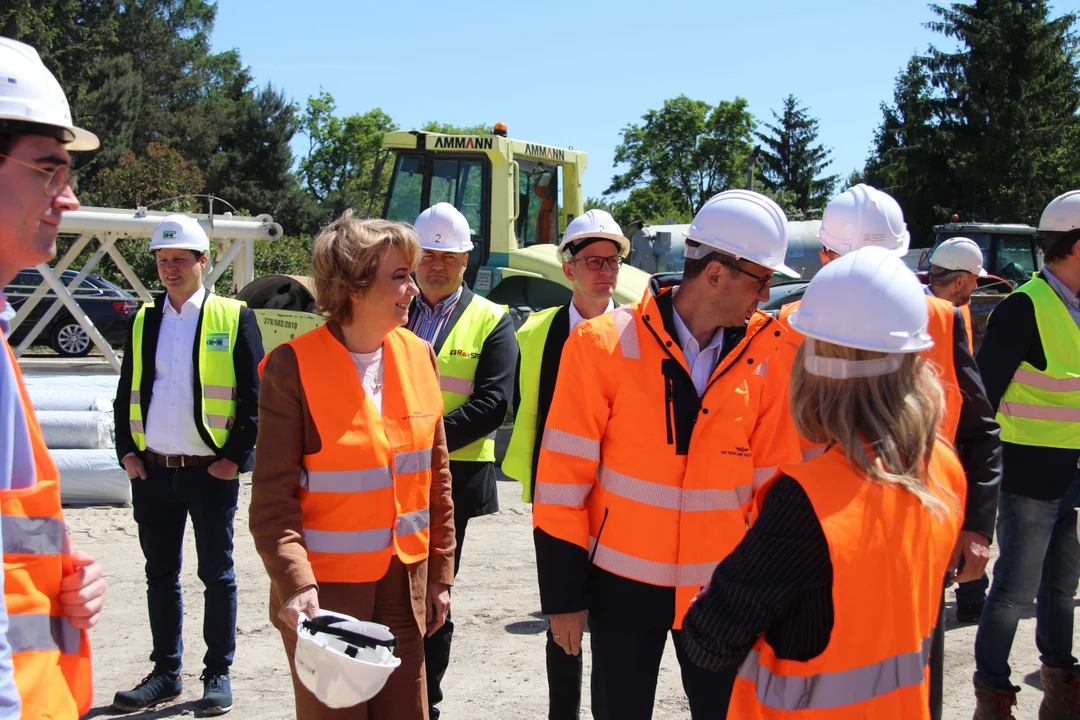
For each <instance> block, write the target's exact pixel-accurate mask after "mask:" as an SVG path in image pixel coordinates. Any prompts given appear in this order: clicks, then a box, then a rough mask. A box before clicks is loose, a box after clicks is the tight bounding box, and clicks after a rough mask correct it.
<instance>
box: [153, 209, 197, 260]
mask: <svg viewBox="0 0 1080 720" xmlns="http://www.w3.org/2000/svg"><path fill="white" fill-rule="evenodd" d="M150 250H151V251H153V250H194V251H196V252H201V253H205V252H209V250H210V238H208V237H206V231H205V230H203V229H202V226H201V225H199V221H198V220H196V219H195V218H192V217H188V216H187V215H166V216H165V219H164V220H162V221H161V222H160V223H159V224H158V226H157V227H156V228H154V232H153V234H152V235H151V236H150Z"/></svg>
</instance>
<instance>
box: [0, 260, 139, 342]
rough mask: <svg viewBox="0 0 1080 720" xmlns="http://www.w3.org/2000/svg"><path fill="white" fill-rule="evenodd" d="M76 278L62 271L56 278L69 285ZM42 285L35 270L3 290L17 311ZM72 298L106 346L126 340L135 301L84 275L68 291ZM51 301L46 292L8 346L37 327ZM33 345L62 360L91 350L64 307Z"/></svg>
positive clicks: (52, 297)
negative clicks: (41, 345)
mask: <svg viewBox="0 0 1080 720" xmlns="http://www.w3.org/2000/svg"><path fill="white" fill-rule="evenodd" d="M76 275H77V273H76V272H75V271H74V270H65V271H64V273H63V274H62V275H61V277H60V282H62V283H63V284H64V285H70V284H71V282H72V281H73V280H74V279H75V276H76ZM42 282H44V279H43V278H42V277H41V273H39V272H38V271H37V269H36V268H30V269H29V270H23V271H21V272H20V273H19V274H18V275H17V276H16V277H15V280H14V281H12V283H11V284H10V285H8V286H7V287H6V288H4V294H5V295H7V298H8V302H9V303H10V304H11V307H12V308H14V309H15V310H18V309H19V308H20V307H22V304H23V303H24V302H25V301H26V298H27V297H29V296H30V294H31V293H33V292H34V290H35V289H37V287H38V286H39V285H41V283H42ZM72 295H73V296H74V297H75V301H76V302H78V303H79V307H81V308H82V310H83V312H85V313H86V315H87V316H88V317H89V318H90V320H91V321H92V322H93V323H94V326H95V327H97V329H98V331H99V332H100V333H101V334H102V336H104V338H105V340H106V341H107V342H108V343H109V344H110V345H116V346H120V345H123V344H124V342H125V341H126V340H127V336H128V326H129V325H130V323H131V316H132V314H134V313H135V311H136V310H138V309H139V301H138V299H136V298H135V297H134V296H133V295H132V294H131V293H129V292H127V291H125V290H121V289H120V288H118V287H117V286H116V285H113V284H112V283H111V282H109V281H108V280H106V279H105V278H103V277H101V276H100V275H94V274H90V275H87V276H86V279H84V280H83V281H82V283H81V284H80V285H79V287H77V288H75V289H74V291H72ZM55 300H56V293H54V292H53V291H52V290H51V289H50V290H49V292H48V293H47V294H46V295H45V297H44V298H42V299H41V301H40V302H38V304H37V305H36V306H34V309H33V310H31V311H30V315H29V316H28V317H27V318H26V319H25V320H23V321H22V322H21V323H20V324H19V327H17V328H15V329H14V330H13V331H12V332H11V335H10V336H9V338H8V339H9V341H10V342H11V344H12V345H18V344H19V343H21V342H22V341H23V338H25V337H26V336H27V334H29V332H30V331H31V330H32V329H33V328H34V326H35V325H37V322H38V320H40V319H41V317H42V316H43V315H44V314H45V313H46V312H48V310H49V308H50V307H51V306H52V304H53V301H55ZM35 342H40V343H48V344H49V346H50V347H51V348H52V349H53V350H55V351H56V352H57V353H58V354H59V355H62V356H64V357H82V356H84V355H87V354H89V353H90V351H91V350H93V349H94V343H93V341H92V340H91V339H90V336H89V335H87V334H86V331H85V330H83V329H82V326H80V325H79V323H78V322H76V321H75V318H74V317H73V316H72V315H71V313H70V312H68V310H67V308H65V307H61V308H60V311H59V312H58V313H56V316H55V317H54V318H53V319H52V321H51V322H50V323H49V325H48V327H46V328H45V329H44V330H42V332H41V334H39V335H38V336H37V338H36V339H35Z"/></svg>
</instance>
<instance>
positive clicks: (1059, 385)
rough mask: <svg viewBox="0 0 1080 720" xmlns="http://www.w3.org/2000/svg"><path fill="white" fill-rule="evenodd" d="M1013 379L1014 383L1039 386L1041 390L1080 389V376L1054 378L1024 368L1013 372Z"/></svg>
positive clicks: (1068, 390)
mask: <svg viewBox="0 0 1080 720" xmlns="http://www.w3.org/2000/svg"><path fill="white" fill-rule="evenodd" d="M1012 381H1013V382H1014V383H1020V384H1021V385H1030V386H1031V387H1034V388H1039V389H1040V390H1049V391H1050V392H1077V391H1080V377H1071V378H1052V377H1050V376H1049V375H1044V374H1042V373H1041V372H1035V371H1034V370H1024V369H1022V368H1021V369H1018V370H1017V371H1016V372H1015V373H1014V374H1013V378H1012Z"/></svg>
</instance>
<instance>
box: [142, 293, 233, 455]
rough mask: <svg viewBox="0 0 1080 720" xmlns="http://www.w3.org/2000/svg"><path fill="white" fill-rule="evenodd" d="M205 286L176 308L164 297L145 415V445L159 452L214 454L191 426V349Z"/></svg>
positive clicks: (192, 376)
mask: <svg viewBox="0 0 1080 720" xmlns="http://www.w3.org/2000/svg"><path fill="white" fill-rule="evenodd" d="M205 299H206V289H205V288H203V287H201V286H200V287H199V289H198V290H197V291H195V294H194V295H192V296H191V297H190V298H188V299H187V301H186V302H185V303H184V304H183V306H182V307H181V308H180V312H176V309H175V308H174V307H173V306H172V303H171V302H169V300H168V298H166V299H165V308H164V310H163V311H162V313H161V331H160V332H159V333H158V341H157V352H156V354H155V357H154V395H153V397H152V398H151V399H150V412H149V413H147V417H146V446H147V447H148V448H150V449H151V450H153V451H154V452H156V453H160V454H161V455H215V454H216V453H215V451H214V450H213V449H212V448H210V447H209V446H208V445H207V444H206V442H205V441H203V439H202V436H201V435H199V429H198V427H197V426H196V425H195V398H194V395H193V393H194V374H195V366H194V364H193V363H192V352H193V351H194V346H195V331H196V329H197V328H198V326H199V312H200V311H201V310H202V305H203V300H205Z"/></svg>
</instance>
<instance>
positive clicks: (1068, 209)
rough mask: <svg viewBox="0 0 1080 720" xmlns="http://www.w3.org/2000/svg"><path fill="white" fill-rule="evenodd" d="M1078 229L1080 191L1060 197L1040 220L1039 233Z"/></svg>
mask: <svg viewBox="0 0 1080 720" xmlns="http://www.w3.org/2000/svg"><path fill="white" fill-rule="evenodd" d="M1077 228H1080V190H1070V191H1069V192H1067V193H1062V194H1061V195H1058V196H1057V197H1056V198H1054V199H1053V200H1051V201H1050V204H1049V205H1047V206H1046V209H1045V210H1043V214H1042V217H1041V218H1040V219H1039V232H1069V231H1070V230H1076V229H1077Z"/></svg>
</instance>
